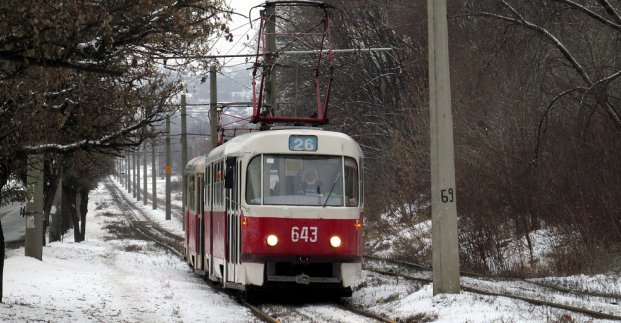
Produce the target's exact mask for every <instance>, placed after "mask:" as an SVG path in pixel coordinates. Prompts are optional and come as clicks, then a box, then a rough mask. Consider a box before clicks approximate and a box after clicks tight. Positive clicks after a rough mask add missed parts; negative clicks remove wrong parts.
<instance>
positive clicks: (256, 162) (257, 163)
mask: <svg viewBox="0 0 621 323" xmlns="http://www.w3.org/2000/svg"><path fill="white" fill-rule="evenodd" d="M262 156H263V155H256V156H254V157H252V158H251V159H250V161H249V162H248V166H246V188H245V194H244V195H245V196H244V197H245V199H246V203H247V204H250V205H261V204H262V202H263V196H262V195H261V186H262V185H263V179H262V171H261V167H262V164H263V158H262ZM251 167H255V168H257V167H258V168H257V169H256V170H255V169H251ZM252 175H254V177H252ZM257 175H258V178H256V177H257ZM255 180H256V183H255ZM251 185H252V188H251V187H250V186H251ZM251 189H252V191H251ZM250 193H252V195H251V194H250Z"/></svg>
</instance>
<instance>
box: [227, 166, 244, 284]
mask: <svg viewBox="0 0 621 323" xmlns="http://www.w3.org/2000/svg"><path fill="white" fill-rule="evenodd" d="M240 175H241V161H238V160H237V158H235V157H229V158H227V159H226V175H225V176H226V178H225V188H226V232H227V234H226V236H227V246H226V258H227V265H226V272H225V277H226V281H230V282H235V281H236V278H237V271H236V265H238V264H239V258H240V252H241V238H240V236H241V226H240V213H241V207H240V201H241V198H240V193H241V176H240Z"/></svg>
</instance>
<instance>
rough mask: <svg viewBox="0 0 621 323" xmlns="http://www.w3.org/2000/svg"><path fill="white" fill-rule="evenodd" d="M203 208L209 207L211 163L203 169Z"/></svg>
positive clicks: (208, 208)
mask: <svg viewBox="0 0 621 323" xmlns="http://www.w3.org/2000/svg"><path fill="white" fill-rule="evenodd" d="M205 209H207V210H210V209H211V165H207V168H206V169H205Z"/></svg>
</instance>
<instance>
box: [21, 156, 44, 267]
mask: <svg viewBox="0 0 621 323" xmlns="http://www.w3.org/2000/svg"><path fill="white" fill-rule="evenodd" d="M26 184H27V187H28V192H29V194H31V197H30V199H29V200H28V202H27V203H26V214H25V215H26V238H25V239H26V241H25V247H24V250H25V255H26V257H33V258H37V259H39V260H42V258H43V155H28V173H27V179H26Z"/></svg>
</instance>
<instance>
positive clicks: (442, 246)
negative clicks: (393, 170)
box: [427, 0, 460, 295]
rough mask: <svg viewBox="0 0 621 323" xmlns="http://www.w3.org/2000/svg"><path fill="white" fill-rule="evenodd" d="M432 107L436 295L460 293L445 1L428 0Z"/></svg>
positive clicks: (433, 253)
mask: <svg viewBox="0 0 621 323" xmlns="http://www.w3.org/2000/svg"><path fill="white" fill-rule="evenodd" d="M427 13H428V19H429V25H428V31H429V96H430V110H431V121H430V125H431V126H430V128H431V129H430V130H431V204H432V227H431V231H432V236H431V239H432V247H433V249H432V258H433V294H434V295H437V294H441V293H449V294H459V290H460V286H459V252H458V247H459V246H458V240H457V192H456V190H455V161H454V158H455V157H454V150H453V117H452V112H451V82H450V69H449V54H448V23H447V17H446V0H427Z"/></svg>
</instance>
